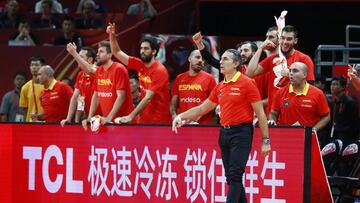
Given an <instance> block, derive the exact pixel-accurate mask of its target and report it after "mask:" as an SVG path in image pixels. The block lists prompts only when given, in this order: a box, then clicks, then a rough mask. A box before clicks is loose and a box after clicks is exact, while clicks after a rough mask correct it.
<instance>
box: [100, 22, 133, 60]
mask: <svg viewBox="0 0 360 203" xmlns="http://www.w3.org/2000/svg"><path fill="white" fill-rule="evenodd" d="M106 32H107V33H108V34H109V40H110V47H111V52H112V54H113V55H114V56H115V57H116V58H117V59H118V60H119V61H120V62H121V63H122V64H124V65H125V66H127V65H128V64H129V56H128V55H127V54H126V53H125V52H123V51H122V50H121V49H120V46H119V43H118V41H117V40H116V34H115V23H109V25H108V26H107V28H106Z"/></svg>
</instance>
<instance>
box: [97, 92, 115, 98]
mask: <svg viewBox="0 0 360 203" xmlns="http://www.w3.org/2000/svg"><path fill="white" fill-rule="evenodd" d="M98 96H99V97H112V93H111V92H98Z"/></svg>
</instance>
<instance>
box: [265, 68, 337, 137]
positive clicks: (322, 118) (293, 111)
mask: <svg viewBox="0 0 360 203" xmlns="http://www.w3.org/2000/svg"><path fill="white" fill-rule="evenodd" d="M289 69H290V70H289V71H290V73H289V79H290V84H288V85H287V86H285V87H283V88H281V89H279V90H278V91H277V92H276V94H275V95H274V98H277V99H276V100H274V101H273V105H272V106H271V112H270V117H269V124H271V125H276V124H278V125H301V126H311V127H313V130H314V131H318V130H320V129H322V128H323V127H325V125H326V124H327V123H329V121H330V109H329V106H328V103H327V101H326V98H325V95H324V93H323V92H322V91H321V90H320V89H318V88H316V87H315V86H313V85H310V84H309V83H307V82H306V78H307V76H308V72H309V71H308V67H307V65H306V64H304V63H301V62H295V63H293V64H292V65H291V66H290V68H289ZM278 118H279V119H278Z"/></svg>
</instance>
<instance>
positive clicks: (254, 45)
mask: <svg viewBox="0 0 360 203" xmlns="http://www.w3.org/2000/svg"><path fill="white" fill-rule="evenodd" d="M244 44H250V48H251V51H252V52H256V51H257V50H258V46H257V45H256V44H255V42H252V41H243V42H240V43H238V44H237V45H236V49H239V48H240V47H241V46H242V45H244Z"/></svg>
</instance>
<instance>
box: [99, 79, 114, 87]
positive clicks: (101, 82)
mask: <svg viewBox="0 0 360 203" xmlns="http://www.w3.org/2000/svg"><path fill="white" fill-rule="evenodd" d="M97 84H98V85H100V86H105V85H112V82H111V80H110V79H109V78H107V79H98V81H97Z"/></svg>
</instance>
